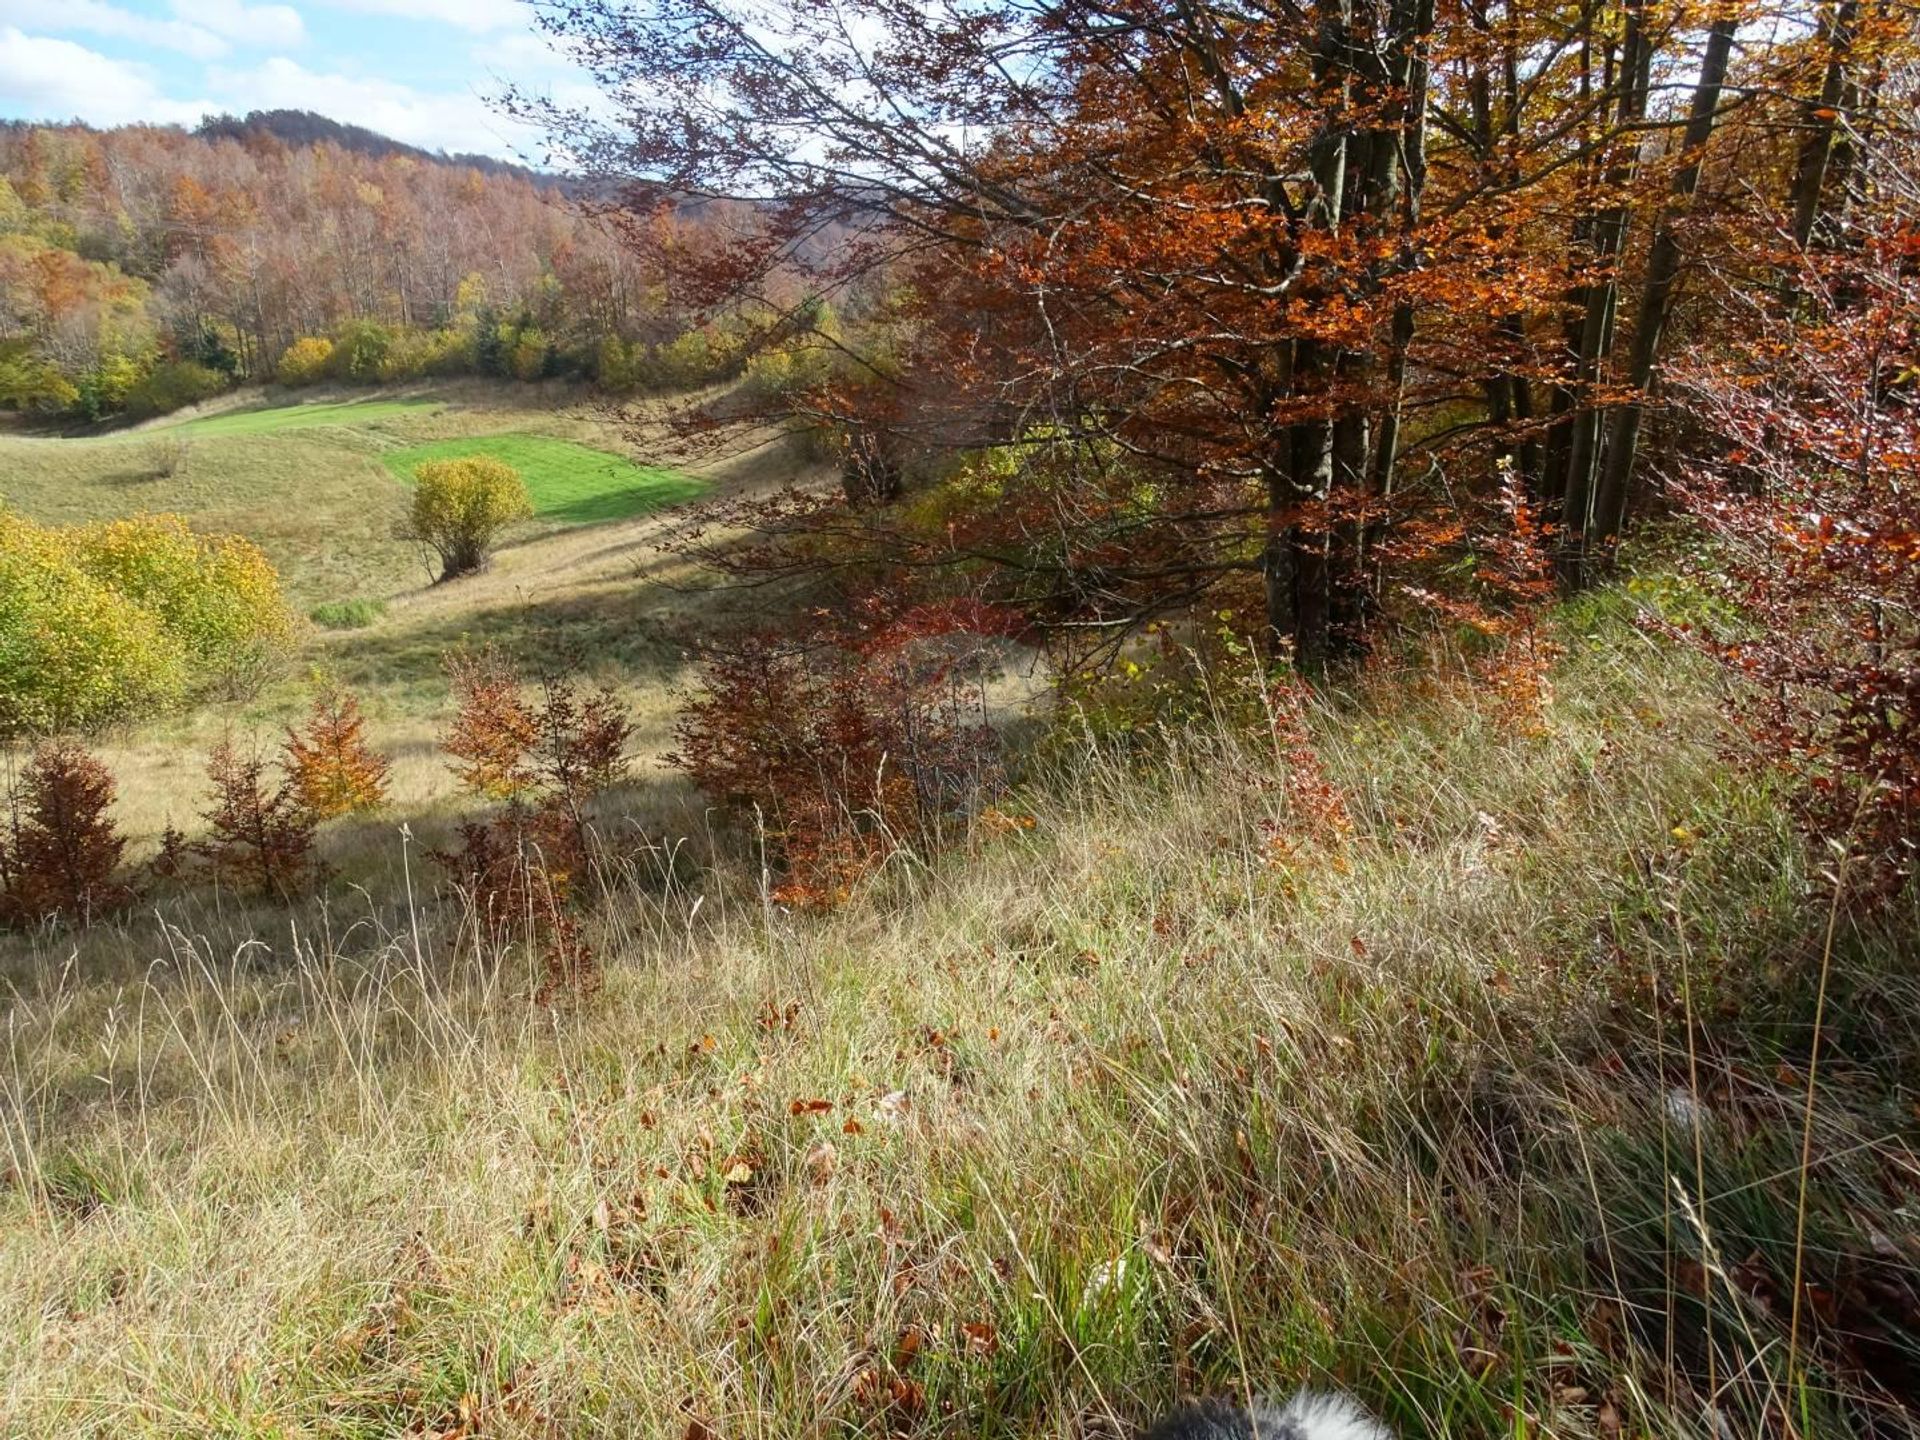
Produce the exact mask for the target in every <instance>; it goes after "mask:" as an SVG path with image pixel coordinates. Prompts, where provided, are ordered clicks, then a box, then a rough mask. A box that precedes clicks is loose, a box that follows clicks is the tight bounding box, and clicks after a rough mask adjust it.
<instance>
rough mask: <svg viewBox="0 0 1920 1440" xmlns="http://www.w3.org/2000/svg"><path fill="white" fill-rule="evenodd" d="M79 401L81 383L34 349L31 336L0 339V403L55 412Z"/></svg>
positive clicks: (11, 407)
mask: <svg viewBox="0 0 1920 1440" xmlns="http://www.w3.org/2000/svg"><path fill="white" fill-rule="evenodd" d="M79 403H80V387H79V386H77V385H75V384H74V383H73V382H72V381H71V380H69V379H67V377H66V376H65V375H63V374H61V373H60V370H59V367H58V366H55V365H53V364H52V363H51V362H49V361H47V360H43V359H41V358H40V357H39V356H38V355H36V354H34V353H33V344H32V342H31V341H30V340H8V341H4V342H0V407H5V408H6V409H9V410H24V411H26V412H27V413H29V414H33V415H58V414H60V413H61V412H62V411H66V410H72V409H74V408H75V407H76V406H77V405H78V404H79Z"/></svg>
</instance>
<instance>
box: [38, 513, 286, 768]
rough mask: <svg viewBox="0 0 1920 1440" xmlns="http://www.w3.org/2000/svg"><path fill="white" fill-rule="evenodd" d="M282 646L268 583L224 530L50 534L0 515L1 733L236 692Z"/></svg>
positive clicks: (245, 545) (179, 525)
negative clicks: (214, 532)
mask: <svg viewBox="0 0 1920 1440" xmlns="http://www.w3.org/2000/svg"><path fill="white" fill-rule="evenodd" d="M293 638H294V622H293V617H292V615H291V614H290V612H289V611H288V610H287V607H286V603H285V601H284V599H283V598H282V596H281V592H280V582H279V577H278V576H276V575H275V574H274V571H273V567H272V566H271V565H270V564H268V563H267V559H266V557H265V556H264V555H262V554H261V553H260V551H259V549H258V548H257V547H256V546H254V545H252V544H251V543H250V542H248V541H246V540H242V539H240V538H239V537H237V536H230V535H214V536H207V535H196V534H194V533H193V531H191V530H189V529H188V528H187V525H186V522H185V521H183V520H181V519H180V518H179V517H178V516H173V515H162V516H141V517H138V518H136V519H130V520H116V521H110V522H105V523H102V524H96V525H88V526H82V527H78V528H64V529H63V528H58V527H50V526H41V525H36V524H34V523H33V522H32V521H30V520H27V519H25V518H23V517H21V516H18V515H12V514H8V513H5V512H3V511H0V735H15V734H22V733H36V732H45V731H51V730H63V729H89V728H94V727H97V726H100V725H103V724H108V723H111V722H113V721H116V720H121V719H137V718H141V717H144V716H146V715H149V714H152V713H155V712H157V711H161V710H165V709H168V708H170V707H172V706H174V705H176V704H178V703H179V702H180V701H181V700H182V699H183V698H185V697H186V696H188V695H189V694H192V693H194V692H196V691H202V690H206V689H209V688H214V687H219V688H222V689H225V690H226V691H228V692H229V693H233V692H237V691H241V690H243V689H245V688H246V687H248V686H249V685H251V684H252V683H254V682H256V681H257V680H258V679H259V678H260V677H261V676H262V675H263V673H264V672H265V671H266V670H267V669H268V668H269V667H270V666H271V665H273V664H274V663H275V662H276V661H277V660H279V659H280V658H281V657H282V656H283V655H284V654H285V653H286V651H287V650H288V649H289V648H290V646H291V644H292V642H293Z"/></svg>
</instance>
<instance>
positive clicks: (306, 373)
mask: <svg viewBox="0 0 1920 1440" xmlns="http://www.w3.org/2000/svg"><path fill="white" fill-rule="evenodd" d="M332 364H333V341H331V340H329V339H327V338H326V337H325V336H321V335H303V336H301V337H300V338H299V339H298V340H296V341H294V342H293V344H291V345H289V346H288V347H287V348H286V350H285V351H284V352H282V354H281V356H280V363H279V364H278V365H276V366H275V367H274V377H275V378H276V379H278V380H279V382H280V383H281V384H282V385H317V384H319V383H320V382H321V381H322V380H324V379H326V378H327V371H328V368H329V367H330V366H331V365H332Z"/></svg>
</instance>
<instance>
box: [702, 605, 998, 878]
mask: <svg viewBox="0 0 1920 1440" xmlns="http://www.w3.org/2000/svg"><path fill="white" fill-rule="evenodd" d="M993 623H994V622H993V619H992V617H990V616H987V615H984V614H982V613H980V612H978V611H977V610H976V609H975V608H974V607H970V606H965V605H959V606H955V605H945V606H925V607H915V608H912V609H909V610H907V611H905V612H904V613H903V614H901V615H899V616H897V617H886V618H881V617H878V616H876V617H873V618H870V619H869V620H868V621H867V622H866V623H864V624H861V625H855V626H835V627H832V628H831V629H829V630H827V631H824V632H822V633H818V634H814V635H812V636H809V637H808V638H806V639H803V640H799V641H795V640H794V639H792V638H791V637H788V638H786V639H784V640H783V639H776V638H775V637H772V636H769V635H754V636H750V637H747V638H746V639H745V640H744V641H742V642H740V643H738V644H736V645H734V646H732V647H731V648H729V649H727V650H725V651H718V650H716V651H715V652H714V653H712V654H710V655H709V656H708V659H707V664H706V667H705V671H704V674H703V680H704V687H703V689H702V690H701V692H700V693H699V694H698V695H697V696H695V697H694V699H693V700H692V702H691V703H690V704H689V705H688V706H687V708H686V710H685V712H684V713H683V715H682V717H681V720H680V723H679V726H678V728H677V730H676V737H677V739H678V741H679V753H678V754H677V755H676V756H675V757H674V758H675V763H677V764H678V765H680V766H681V767H682V768H683V769H685V770H686V771H687V773H688V774H690V775H691V776H693V778H694V779H695V780H696V781H697V782H698V783H699V784H700V786H701V788H703V789H704V790H706V791H707V792H708V793H709V794H712V795H716V796H720V797H722V798H724V799H726V800H728V801H730V802H732V803H733V804H734V805H735V806H736V807H737V808H739V809H741V810H743V811H745V810H748V809H752V810H755V811H757V813H758V815H759V817H760V820H761V823H762V824H764V826H765V827H766V831H767V834H768V838H769V839H770V840H772V841H773V843H774V845H775V846H776V848H777V851H778V855H779V858H780V860H781V861H782V863H783V866H784V869H785V876H784V879H783V881H782V883H781V884H780V886H779V887H778V888H777V889H776V891H775V898H776V899H778V900H780V901H782V902H783V903H787V904H794V905H801V906H810V907H820V906H829V905H833V904H836V903H838V902H839V901H840V900H842V899H844V898H845V897H846V895H847V894H848V892H849V890H850V888H851V887H852V885H853V884H854V883H855V882H856V881H857V880H858V879H859V878H860V877H861V876H863V875H865V874H867V873H868V872H869V871H871V870H872V869H874V868H875V867H876V866H877V865H879V864H880V863H881V862H882V861H884V860H885V859H886V857H887V856H888V855H889V854H891V853H893V852H894V851H895V850H896V849H899V848H901V847H902V846H908V845H919V846H923V847H924V846H929V845H932V844H935V843H938V838H939V831H940V828H941V826H942V822H943V821H945V820H947V819H948V818H950V817H953V816H955V815H958V814H962V813H966V812H969V811H970V810H971V809H973V808H974V807H975V804H976V802H977V800H978V799H979V797H980V796H981V795H982V794H983V793H986V792H988V791H990V790H991V788H992V787H993V786H994V784H995V783H996V782H997V779H998V776H999V750H998V745H997V742H996V738H995V736H994V733H993V731H992V729H991V728H990V727H989V726H988V724H987V718H986V707H985V696H984V692H983V690H982V686H981V682H980V679H979V677H978V675H977V674H976V673H975V670H976V665H977V661H978V660H979V658H980V647H981V634H980V632H981V630H982V629H983V628H990V627H991V626H992V625H993Z"/></svg>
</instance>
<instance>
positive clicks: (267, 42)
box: [173, 0, 307, 50]
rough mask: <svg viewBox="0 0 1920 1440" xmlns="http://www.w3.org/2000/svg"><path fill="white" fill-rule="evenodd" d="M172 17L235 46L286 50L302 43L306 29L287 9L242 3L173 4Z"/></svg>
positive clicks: (197, 0) (182, 0) (203, 0)
mask: <svg viewBox="0 0 1920 1440" xmlns="http://www.w3.org/2000/svg"><path fill="white" fill-rule="evenodd" d="M173 13H174V14H175V15H177V16H179V17H180V19H181V20H182V21H184V22H189V23H191V24H194V25H197V26H201V27H204V28H205V29H208V30H211V31H213V32H214V34H216V35H220V36H223V37H224V38H226V39H228V40H231V41H233V42H234V43H235V44H236V45H241V46H245V47H248V48H251V49H256V50H288V49H292V48H293V47H294V46H296V45H301V44H304V43H305V42H306V38H307V27H306V25H305V23H304V22H303V21H302V20H301V19H300V12H299V11H298V10H296V9H294V8H293V7H292V6H291V5H247V4H244V3H243V0H173Z"/></svg>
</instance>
